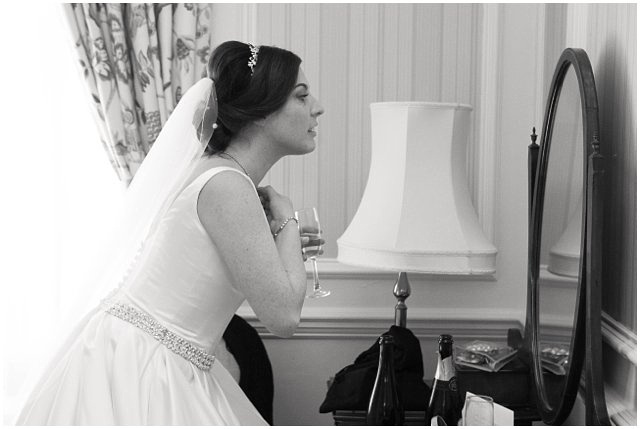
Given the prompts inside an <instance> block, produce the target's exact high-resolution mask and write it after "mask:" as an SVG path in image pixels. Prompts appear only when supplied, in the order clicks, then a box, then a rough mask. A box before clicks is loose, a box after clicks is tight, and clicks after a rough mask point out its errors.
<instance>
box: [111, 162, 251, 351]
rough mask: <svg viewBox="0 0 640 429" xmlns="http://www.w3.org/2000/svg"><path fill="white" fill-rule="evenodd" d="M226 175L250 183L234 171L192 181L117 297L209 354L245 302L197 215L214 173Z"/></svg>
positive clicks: (219, 169)
mask: <svg viewBox="0 0 640 429" xmlns="http://www.w3.org/2000/svg"><path fill="white" fill-rule="evenodd" d="M228 170H230V171H235V172H236V173H237V174H240V175H242V176H243V177H245V178H246V179H247V180H249V181H251V179H250V178H249V177H248V176H246V175H244V174H243V173H241V172H240V171H238V170H236V169H234V168H231V167H215V168H211V169H209V170H207V171H205V172H204V173H202V174H201V175H200V176H198V177H197V178H196V179H195V180H193V182H191V183H190V184H189V185H188V186H187V187H186V188H185V189H184V190H183V191H182V192H181V193H180V195H179V196H178V197H177V198H176V200H175V201H174V202H173V204H172V205H171V207H170V208H169V210H168V211H167V213H166V214H165V215H164V217H163V219H162V220H161V221H160V222H159V224H158V226H157V228H156V230H155V232H154V233H153V234H152V236H150V237H149V238H148V239H147V241H146V243H145V246H144V249H143V250H142V253H141V256H140V260H139V262H138V263H137V264H136V266H135V268H134V269H133V271H132V273H131V275H130V276H129V277H128V279H127V281H126V282H125V284H124V285H123V287H122V289H121V292H120V294H119V295H120V296H121V299H124V300H126V301H128V302H129V303H131V304H132V305H134V306H136V307H138V308H140V309H141V310H143V311H144V312H146V313H148V314H150V315H151V316H152V317H154V318H155V319H156V320H158V321H159V322H160V323H162V324H163V325H164V326H165V327H167V328H168V329H171V330H173V331H174V332H175V333H176V334H178V335H180V336H182V337H183V338H185V339H186V340H189V341H190V342H192V343H194V344H195V345H197V346H199V347H201V348H203V349H205V350H209V351H211V350H213V349H214V348H215V346H216V345H217V344H218V342H219V341H220V339H221V338H222V334H223V333H224V330H225V328H226V326H227V324H228V323H229V321H230V320H231V318H232V317H233V314H234V313H235V311H236V310H237V309H238V307H239V306H240V304H242V302H243V301H244V299H245V298H244V295H243V294H242V293H241V292H240V291H239V290H237V289H236V288H235V287H234V286H233V282H232V279H231V275H230V273H229V270H228V268H227V266H226V264H225V263H224V261H223V259H222V257H221V254H220V250H219V249H218V248H217V247H216V245H215V243H214V242H213V241H212V239H211V238H210V236H209V235H208V234H207V232H206V230H205V229H204V227H203V226H202V223H201V222H200V218H199V217H198V212H197V202H198V196H199V194H200V191H201V190H202V188H203V187H204V185H205V184H206V183H207V181H208V180H209V179H211V177H213V176H214V175H215V174H217V173H220V172H222V171H228ZM252 185H253V183H252ZM256 198H258V196H257V193H256Z"/></svg>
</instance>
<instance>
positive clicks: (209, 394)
mask: <svg viewBox="0 0 640 429" xmlns="http://www.w3.org/2000/svg"><path fill="white" fill-rule="evenodd" d="M228 170H230V171H234V172H236V173H238V174H240V175H242V176H243V177H245V178H246V179H247V180H249V181H250V180H251V179H250V178H249V177H248V176H246V175H244V174H243V173H241V172H240V171H238V170H236V169H233V168H230V167H215V168H212V169H209V170H207V171H205V172H204V173H202V174H201V175H200V176H198V177H197V178H196V179H195V180H194V181H193V182H192V183H190V184H189V185H188V186H187V187H186V188H185V189H184V190H183V191H182V192H181V193H180V194H179V196H178V197H177V198H176V200H175V201H174V203H173V204H172V206H171V207H170V209H169V211H168V212H167V213H166V215H165V216H164V217H163V219H162V220H161V222H160V223H159V225H158V228H157V230H156V232H155V233H154V234H153V235H152V236H151V237H150V238H149V239H148V240H147V243H146V245H145V247H144V249H143V251H142V253H141V255H140V259H139V261H138V262H137V264H136V265H135V267H134V268H133V270H132V272H131V274H130V275H129V277H128V280H127V281H126V282H125V284H124V285H123V286H122V287H121V288H120V289H119V290H118V291H117V292H116V293H115V294H114V295H113V296H111V297H109V298H108V299H106V300H105V301H103V303H102V305H100V306H99V307H98V308H96V309H95V310H93V311H92V312H91V313H89V314H88V315H87V316H86V317H85V318H84V319H83V321H82V322H81V323H80V324H79V325H78V326H77V328H76V329H75V331H74V332H73V333H72V334H71V336H70V337H69V338H68V340H67V341H66V343H65V344H64V346H63V347H62V348H61V349H60V351H59V352H58V354H57V356H56V357H55V358H54V359H53V361H52V362H51V364H50V366H49V368H48V370H47V371H46V372H45V375H44V376H43V377H42V378H41V380H40V381H39V382H38V384H37V386H36V388H35V389H34V391H33V392H32V393H31V395H30V397H29V398H28V400H27V402H26V405H25V406H24V408H23V410H22V412H21V414H20V416H19V418H18V421H17V424H28V425H266V424H267V423H266V422H265V420H264V419H263V418H262V417H261V416H260V414H259V413H258V411H257V410H256V409H255V407H254V406H253V405H252V404H251V402H250V401H249V400H248V399H247V397H246V396H245V395H244V393H243V392H242V390H241V389H240V387H239V386H238V384H237V383H236V381H235V380H234V379H233V377H232V376H231V375H230V374H229V372H228V371H227V370H226V369H225V368H224V367H223V366H222V365H221V363H220V362H219V360H218V359H215V357H214V356H213V351H214V350H215V349H216V346H217V345H218V344H219V343H220V341H221V339H222V335H223V333H224V331H225V329H226V327H227V324H228V323H229V321H230V320H231V318H232V317H233V314H234V313H235V312H236V310H237V309H238V307H239V306H240V304H241V303H242V302H243V301H244V299H245V298H244V296H243V294H242V293H241V292H240V291H239V290H237V289H236V288H235V287H234V286H233V284H232V282H231V276H230V273H229V271H228V269H227V267H226V265H225V263H224V262H223V260H222V258H221V256H220V251H219V249H218V248H217V247H216V245H215V244H214V243H213V242H212V241H211V238H210V237H209V235H208V234H207V232H206V231H205V229H204V227H203V226H202V224H201V223H200V219H199V217H198V213H197V200H198V196H199V194H200V191H201V189H202V188H203V186H204V185H205V184H206V183H207V181H208V180H209V179H211V178H212V177H213V176H214V175H215V174H217V173H219V172H222V171H228ZM256 198H258V196H257V192H256ZM265 221H266V219H265Z"/></svg>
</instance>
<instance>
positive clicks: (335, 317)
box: [238, 307, 524, 342]
mask: <svg viewBox="0 0 640 429" xmlns="http://www.w3.org/2000/svg"><path fill="white" fill-rule="evenodd" d="M413 310H415V309H413ZM425 313H426V314H429V316H428V317H424V316H418V315H419V314H425ZM238 315H240V316H241V317H243V318H244V319H245V320H246V321H247V322H249V324H250V325H252V326H253V327H254V328H255V329H256V330H257V331H258V333H259V334H260V337H262V338H263V339H277V338H278V337H277V336H275V335H273V334H272V333H270V332H269V331H268V330H267V329H266V328H265V326H264V324H262V322H260V320H259V319H258V318H257V317H256V316H255V314H254V313H253V312H252V311H251V310H250V308H246V307H241V308H240V310H238ZM518 317H519V312H514V313H504V312H501V313H500V314H491V313H489V312H487V311H486V310H485V311H471V312H468V313H466V314H465V315H454V317H452V315H451V313H450V312H448V311H446V310H429V311H428V312H426V311H412V312H411V313H410V314H409V317H408V321H407V327H408V328H409V329H411V331H412V332H413V333H414V334H415V336H416V337H418V338H420V339H425V340H436V339H437V338H438V336H439V335H440V334H442V333H443V332H447V333H450V334H451V335H453V336H454V337H455V338H458V339H461V340H464V341H468V340H474V339H484V340H493V341H504V342H506V340H507V331H508V330H509V328H518V329H520V331H521V332H523V333H524V326H523V325H522V323H521V322H520V321H519V320H518ZM391 325H393V308H388V307H384V308H362V309H353V308H348V309H346V308H345V309H343V308H318V307H316V308H305V309H304V310H303V314H302V317H301V320H300V325H299V326H298V329H297V330H296V332H295V334H294V335H293V337H292V339H356V338H375V337H377V336H379V335H380V333H382V332H385V331H386V330H388V329H389V327H390V326H391Z"/></svg>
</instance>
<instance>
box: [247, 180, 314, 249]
mask: <svg viewBox="0 0 640 429" xmlns="http://www.w3.org/2000/svg"><path fill="white" fill-rule="evenodd" d="M258 195H259V196H260V203H262V208H263V209H264V213H265V215H266V216H267V221H268V222H269V228H271V233H272V234H274V233H275V232H276V231H277V230H278V228H279V227H280V225H282V222H284V221H285V219H288V218H289V217H291V216H293V213H294V211H293V205H292V204H291V200H290V199H289V198H287V197H286V196H284V195H282V194H279V193H278V192H276V190H275V189H273V188H272V187H271V186H265V187H260V188H258ZM290 222H295V221H290ZM305 232H311V233H317V232H318V231H300V234H301V235H300V248H301V250H303V249H304V248H306V247H313V246H322V245H323V244H324V239H322V238H319V239H313V240H311V239H310V238H309V237H305V236H303V234H304V233H305ZM323 253H324V251H323V250H322V249H320V252H318V255H322V254H323ZM302 259H303V260H305V261H306V260H307V257H306V255H305V254H304V252H303V253H302Z"/></svg>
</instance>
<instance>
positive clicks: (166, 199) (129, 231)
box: [78, 78, 218, 310]
mask: <svg viewBox="0 0 640 429" xmlns="http://www.w3.org/2000/svg"><path fill="white" fill-rule="evenodd" d="M217 115H218V108H217V103H216V93H215V86H214V85H213V81H212V80H211V79H209V78H203V79H201V80H199V81H198V82H196V83H195V84H194V85H193V86H192V87H191V88H190V89H189V90H188V91H187V92H186V93H185V94H184V95H183V96H182V98H181V99H180V102H179V103H178V105H177V106H176V108H175V109H174V111H173V112H172V113H171V116H170V117H169V119H168V120H167V122H166V123H165V125H164V126H163V127H162V131H161V132H160V135H159V136H158V138H157V139H156V141H155V143H154V144H153V147H152V148H151V150H150V151H149V153H148V154H147V156H146V158H145V159H144V162H143V163H142V165H141V166H140V168H139V169H138V171H137V172H136V175H135V177H134V178H133V180H132V182H131V184H130V185H129V188H128V189H127V192H126V194H125V202H124V210H123V214H122V218H121V219H120V220H119V222H118V223H117V226H116V231H115V232H114V233H113V235H112V240H111V241H112V243H111V244H110V245H109V246H107V248H106V250H105V251H104V256H103V257H101V261H99V264H98V266H97V268H96V271H95V273H96V280H95V282H94V283H93V284H91V285H87V287H86V289H85V290H86V292H87V295H86V296H85V297H82V298H81V299H80V300H79V303H78V307H85V309H88V308H90V307H92V306H94V305H95V304H97V303H99V301H100V300H101V299H103V298H104V297H105V296H106V295H107V293H108V292H109V291H111V290H114V288H115V289H117V288H118V287H119V286H120V285H121V284H122V283H123V282H124V281H126V279H127V275H128V273H129V272H130V271H131V269H132V268H133V267H134V266H135V264H136V262H137V257H138V256H139V255H140V254H141V252H142V250H143V249H144V245H145V240H146V239H147V238H148V237H149V236H151V235H152V233H153V231H154V228H155V227H156V224H157V222H158V221H159V220H160V219H161V218H162V217H163V215H164V214H165V213H166V211H167V210H168V208H169V206H170V205H171V204H172V203H173V201H174V200H175V198H176V197H177V196H178V194H179V193H180V191H181V190H182V189H183V188H184V187H185V186H186V185H187V183H186V181H187V179H188V178H189V177H190V176H191V174H192V173H193V170H194V167H195V165H196V163H197V161H198V160H199V159H200V158H201V157H202V154H203V153H204V150H205V148H206V147H207V144H208V143H209V139H210V138H211V136H212V134H213V124H215V122H216V119H217ZM78 309H79V310H80V308H78Z"/></svg>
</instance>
